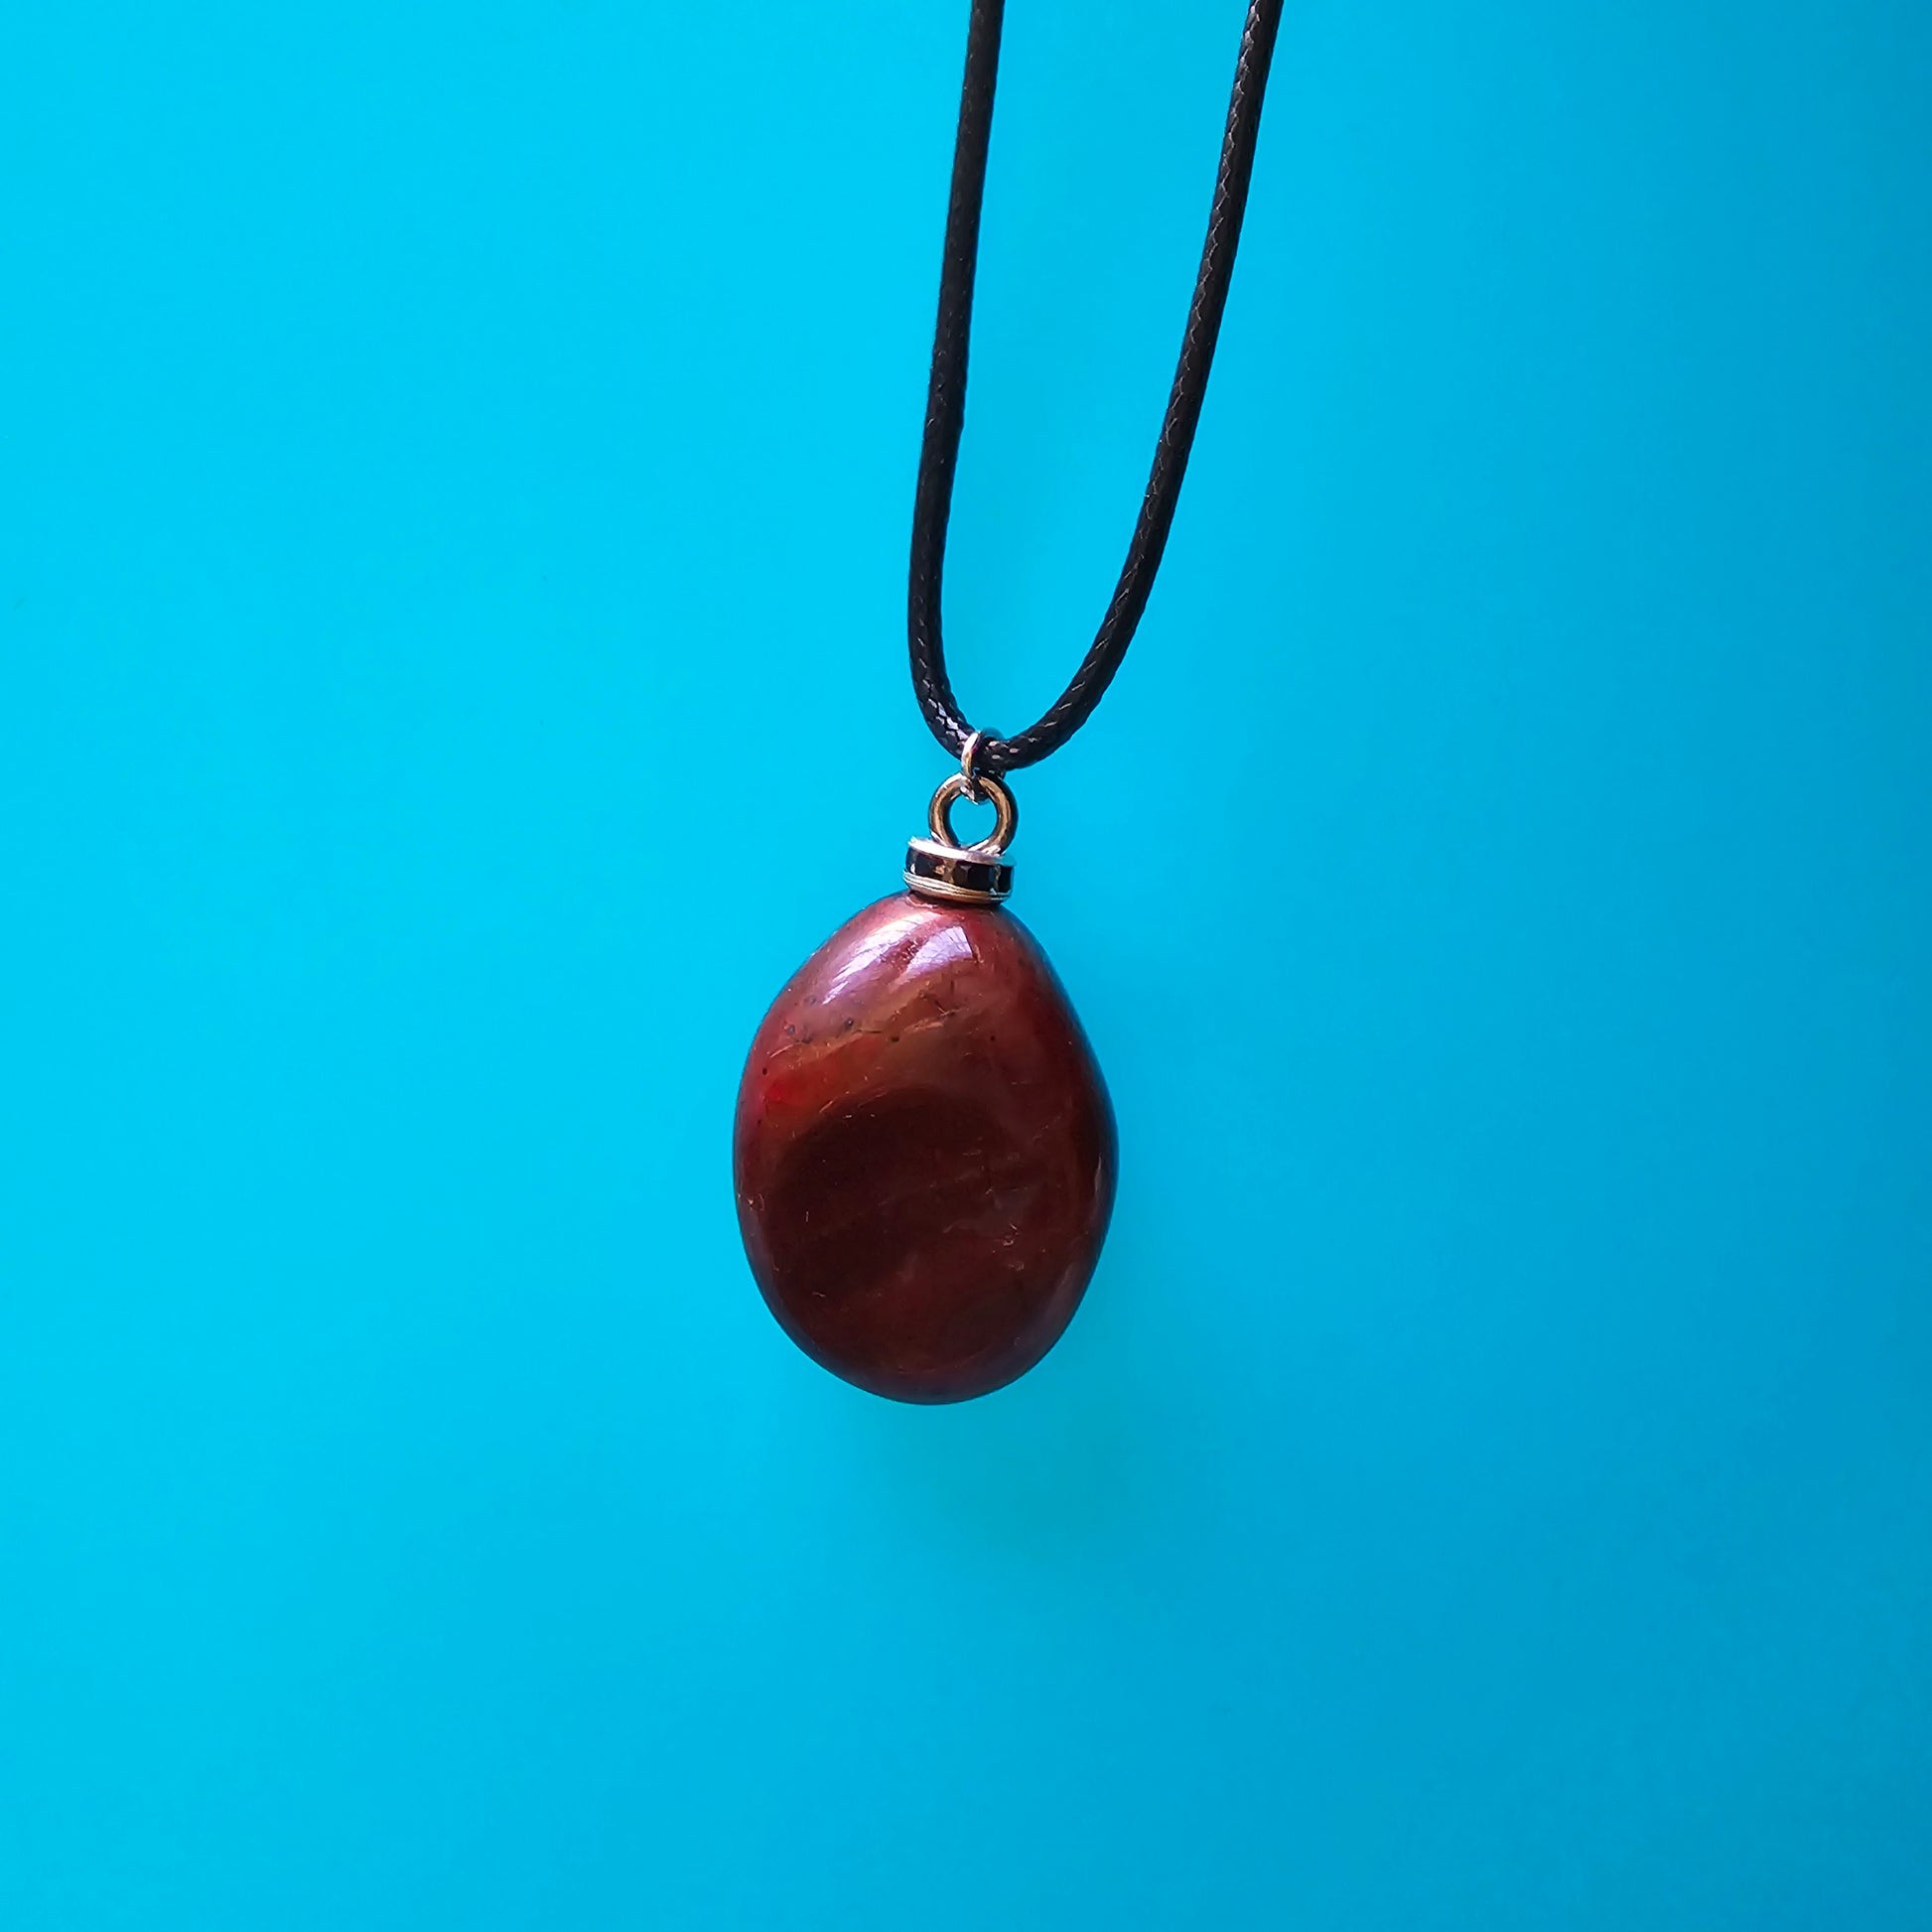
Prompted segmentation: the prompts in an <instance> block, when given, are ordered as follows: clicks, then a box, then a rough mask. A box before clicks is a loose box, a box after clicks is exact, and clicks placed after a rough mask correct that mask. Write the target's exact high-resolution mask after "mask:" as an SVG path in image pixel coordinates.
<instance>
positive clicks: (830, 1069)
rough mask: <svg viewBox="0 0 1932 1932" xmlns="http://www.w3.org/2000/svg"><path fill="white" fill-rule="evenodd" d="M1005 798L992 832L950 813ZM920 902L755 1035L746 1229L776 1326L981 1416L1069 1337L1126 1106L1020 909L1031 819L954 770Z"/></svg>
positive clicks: (917, 876) (737, 1161) (780, 1008)
mask: <svg viewBox="0 0 1932 1932" xmlns="http://www.w3.org/2000/svg"><path fill="white" fill-rule="evenodd" d="M968 795H972V796H976V797H977V796H990V797H991V798H992V800H993V803H994V805H995V807H996V809H997V810H998V812H999V823H998V824H997V826H996V827H995V829H994V831H993V833H992V835H991V836H990V837H989V838H987V839H985V840H983V841H981V842H980V843H979V844H977V845H972V846H961V845H960V844H959V843H958V842H957V841H956V840H955V839H954V837H953V833H952V825H951V818H950V814H951V810H952V806H953V804H954V802H955V801H956V800H957V799H959V798H960V797H963V796H968ZM929 818H930V825H931V832H932V836H931V837H930V838H929V839H914V840H913V841H912V842H911V844H910V845H909V846H908V847H907V850H906V855H905V874H904V877H905V886H906V890H905V891H904V892H902V893H897V894H895V895H894V896H893V897H891V898H885V899H881V900H880V901H879V902H878V903H877V904H876V905H870V906H868V907H867V908H866V909H865V910H864V911H863V912H861V913H859V914H858V916H857V917H855V918H853V919H850V920H848V921H847V922H846V923H845V924H844V925H843V926H841V927H840V928H839V930H838V931H837V932H835V933H834V934H833V935H832V937H831V938H830V939H828V940H827V941H826V942H825V944H824V945H822V946H821V947H820V948H819V949H818V951H817V952H815V953H813V954H812V956H811V957H810V958H809V959H808V960H806V962H805V963H804V965H803V966H801V967H800V968H799V969H798V971H797V973H796V974H794V975H793V977H792V980H791V983H790V984H789V985H788V986H786V988H785V989H784V991H783V992H782V993H780V994H779V995H778V997H777V999H776V1000H775V1001H774V1002H773V1003H772V1006H771V1010H770V1012H769V1013H767V1014H766V1015H765V1017H764V1021H763V1024H762V1025H761V1026H760V1027H759V1031H758V1035H757V1037H756V1038H755V1039H754V1040H753V1042H752V1051H751V1056H750V1058H749V1059H748V1060H747V1061H746V1065H745V1075H744V1079H743V1080H742V1082H741V1083H740V1086H739V1092H738V1117H737V1123H736V1130H735V1134H734V1145H733V1157H734V1159H733V1165H734V1169H735V1177H736V1181H737V1190H738V1219H739V1226H740V1229H741V1230H742V1232H743V1234H744V1237H745V1252H746V1254H747V1256H748V1257H749V1259H750V1261H751V1264H752V1272H753V1274H754V1275H755V1276H756V1277H757V1280H758V1285H759V1289H760V1291H761V1292H762V1293H763V1296H764V1299H765V1302H766V1303H767V1304H768V1306H769V1307H770V1310H771V1312H772V1313H773V1314H774V1315H776V1316H777V1318H778V1321H779V1323H780V1324H781V1325H782V1327H783V1328H784V1330H785V1332H786V1333H787V1334H789V1335H790V1336H791V1338H792V1340H793V1341H795V1342H796V1343H797V1344H798V1345H799V1347H800V1348H802V1349H803V1350H804V1351H805V1353H806V1354H808V1355H810V1356H811V1357H812V1358H813V1360H815V1361H817V1362H819V1363H821V1364H823V1366H825V1367H826V1368H828V1369H830V1370H831V1371H832V1372H833V1373H834V1374H835V1375H841V1376H843V1377H844V1378H845V1379H846V1380H847V1381H848V1382H853V1383H856V1384H857V1385H858V1386H859V1387H860V1388H862V1389H869V1390H871V1391H872V1393H873V1394H875V1395H883V1396H891V1397H893V1398H895V1399H897V1401H900V1402H963V1401H965V1400H967V1399H968V1398H970V1397H972V1396H980V1395H986V1394H988V1393H990V1392H991V1391H992V1390H994V1389H997V1388H1001V1387H1003V1386H1004V1385H1005V1384H1006V1383H1008V1382H1011V1381H1012V1380H1013V1379H1014V1378H1015V1377H1016V1376H1020V1375H1024V1374H1025V1373H1026V1372H1027V1370H1028V1369H1030V1368H1032V1367H1033V1365H1034V1364H1035V1362H1036V1361H1038V1360H1039V1358H1040V1357H1041V1356H1042V1355H1044V1354H1045V1353H1046V1351H1047V1350H1048V1349H1049V1348H1051V1347H1052V1345H1053V1344H1054V1342H1056V1341H1057V1340H1058V1339H1059V1337H1060V1335H1061V1333H1062V1331H1063V1330H1064V1329H1065V1327H1066V1324H1067V1322H1068V1321H1069V1320H1071V1319H1072V1316H1073V1311H1074V1310H1075V1309H1076V1308H1077V1307H1078V1306H1079V1303H1080V1297H1081V1296H1082V1295H1083V1294H1084V1293H1085V1292H1086V1286H1087V1281H1088V1278H1089V1277H1090V1276H1091V1275H1092V1273H1093V1268H1094V1263H1095V1262H1096V1261H1097V1260H1098V1259H1099V1255H1100V1246H1101V1242H1102V1241H1103V1240H1104V1239H1105V1237H1106V1233H1107V1219H1108V1215H1109V1214H1110V1213H1111V1211H1112V1209H1113V1201H1114V1177H1115V1169H1116V1155H1115V1139H1114V1117H1113V1108H1112V1106H1111V1104H1110V1103H1109V1101H1108V1098H1107V1089H1106V1086H1105V1084H1104V1083H1103V1082H1102V1080H1101V1077H1100V1068H1099V1066H1098V1065H1097V1064H1096V1063H1095V1060H1094V1057H1093V1049H1092V1048H1091V1047H1090V1046H1089V1045H1088V1044H1087V1038H1086V1035H1085V1034H1084V1033H1082V1032H1081V1030H1080V1023H1079V1021H1078V1020H1077V1019H1076V1018H1075V1017H1074V1013H1073V1009H1072V1007H1071V1006H1070V1005H1069V1004H1068V1003H1067V998H1066V994H1065V992H1064V991H1063V990H1062V988H1061V986H1060V983H1059V981H1058V979H1057V978H1056V977H1055V976H1054V973H1053V969H1052V967H1051V966H1049V965H1048V964H1047V962H1046V956H1045V954H1044V953H1042V952H1041V951H1040V949H1039V946H1038V944H1037V942H1036V941H1035V939H1034V936H1033V935H1032V933H1030V932H1029V931H1028V930H1027V928H1026V927H1025V926H1024V925H1022V924H1021V923H1020V921H1019V920H1018V919H1017V918H1015V917H1014V915H1013V914H1012V913H1011V912H1009V911H1007V910H1006V909H1005V907H1004V906H1003V904H1002V902H1001V901H1002V900H1004V899H1005V897H1006V896H1007V893H1008V892H1009V890H1010V889H1011V887H1012V882H1013V868H1012V866H1011V865H1010V864H1009V863H1008V862H1007V860H1006V857H1005V853H1006V848H1007V846H1008V844H1009V843H1010V841H1011V839H1012V837H1013V833H1014V829H1015V826H1016V824H1017V822H1018V813H1017V811H1016V809H1015V806H1014V802H1013V794H1012V792H1011V791H1010V790H1009V789H1008V788H1007V786H1006V785H1005V784H1003V783H1002V782H1001V781H1000V780H999V779H998V778H995V777H992V776H981V777H978V778H974V777H972V776H970V775H962V774H958V773H955V774H954V775H953V776H951V777H949V778H948V779H947V780H946V781H945V783H944V784H942V785H941V786H940V787H939V789H938V791H937V792H935V793H934V794H933V799H932V807H931V811H930V814H929Z"/></svg>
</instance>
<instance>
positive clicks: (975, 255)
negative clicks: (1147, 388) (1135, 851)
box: [906, 0, 1282, 771]
mask: <svg viewBox="0 0 1932 1932" xmlns="http://www.w3.org/2000/svg"><path fill="white" fill-rule="evenodd" d="M1005 11H1006V8H1005V0H972V13H971V17H970V20H969V23H968V27H967V33H966V77H965V82H964V84H963V86H962V87H961V90H960V99H959V133H958V136H957V138H956V140H955V142H954V146H953V164H952V195H951V200H950V203H949V205H948V207H947V210H946V245H945V257H944V261H943V264H942V266H941V269H940V274H939V320H938V325H937V327H936V328H935V330H934V332H933V339H932V374H931V378H930V381H929V383H928V386H927V389H926V408H925V438H924V441H923V443H922V444H921V446H920V449H919V481H918V487H917V491H916V493H915V495H914V497H913V505H912V569H911V582H910V591H909V596H908V599H907V608H906V633H907V639H908V642H909V644H910V647H911V659H912V688H913V690H914V692H915V693H916V694H917V696H918V700H919V709H920V710H921V711H922V712H923V713H924V714H925V721H926V723H927V725H928V726H930V727H931V730H932V735H933V737H935V738H936V739H938V741H939V743H940V744H941V745H943V746H944V747H945V748H946V749H947V751H949V752H951V753H954V754H955V755H957V754H958V753H960V752H962V751H963V750H964V749H965V747H966V743H967V741H968V740H969V739H970V738H971V737H973V735H974V732H973V727H972V726H971V725H969V724H968V723H967V722H966V719H965V717H964V716H963V715H962V713H961V711H960V709H959V700H958V699H957V698H956V697H955V696H954V695H953V688H952V680H951V679H950V678H949V677H948V676H947V674H946V649H945V641H944V637H943V635H942V632H941V628H940V617H939V609H940V582H941V578H942V577H943V575H944V568H945V558H946V524H947V520H948V518H949V517H950V515H951V512H952V492H953V478H954V474H955V472H956V471H957V469H958V465H959V437H960V431H961V429H962V428H963V427H964V424H965V419H966V357H967V346H968V342H969V339H970V337H971V335H972V326H973V274H974V269H975V266H976V264H977V262H978V259H979V237H980V207H981V205H982V203H983V201H984V199H985V193H986V154H987V146H988V143H989V141H990V139H991V136H992V131H993V92H994V84H995V81H996V80H997V78H998V75H999V69H1000V28H1001V23H1002V19H1003V16H1004V14H1005ZM1281 17H1282V0H1250V4H1249V7H1248V17H1247V21H1246V24H1245V25H1244V26H1243V28H1242V33H1241V52H1240V56H1239V58H1238V59H1237V61H1236V63H1235V69H1234V87H1233V91H1232V93H1231V94H1230V96H1229V100H1228V118H1227V130H1226V132H1225V134H1224V135H1223V136H1222V139H1221V165H1220V169H1219V172H1218V173H1217V175H1216V176H1215V180H1214V201H1213V205H1212V207H1211V208H1210V209H1209V212H1208V217H1207V238H1206V240H1205V241H1204V242H1203V243H1202V245H1201V258H1200V272H1199V274H1198V276H1197V277H1196V278H1195V282H1194V296H1193V300H1192V302H1191V303H1190V304H1189V305H1188V309H1187V328H1186V332H1185V334H1184V335H1183V336H1182V337H1181V342H1180V359H1179V363H1178V365H1177V366H1176V367H1175V369H1174V378H1173V389H1172V390H1171V391H1170V392H1169V396H1168V411H1167V415H1166V417H1165V418H1164V419H1163V421H1162V424H1161V436H1160V440H1159V441H1158V442H1157V443H1156V444H1155V446H1154V464H1153V468H1152V470H1151V471H1150V473H1149V476H1148V481H1147V493H1146V495H1145V496H1144V497H1143V498H1142V499H1141V513H1140V516H1139V517H1138V518H1137V519H1136V521H1135V524H1134V535H1133V537H1132V539H1131V540H1130V542H1129V543H1128V546H1127V561H1126V562H1125V564H1123V565H1122V567H1121V573H1120V581H1119V583H1118V584H1116V585H1115V587H1114V595H1113V598H1112V600H1111V602H1109V604H1108V606H1107V614H1106V616H1105V617H1104V618H1102V619H1101V621H1100V628H1099V630H1098V631H1097V632H1096V633H1095V635H1094V640H1093V643H1092V645H1091V646H1090V648H1089V649H1088V651H1087V654H1086V656H1085V657H1084V658H1082V659H1081V661H1080V668H1079V669H1078V670H1077V671H1075V672H1074V674H1073V676H1072V679H1071V680H1070V682H1069V683H1068V684H1067V687H1066V689H1065V690H1064V691H1062V692H1061V693H1060V695H1059V696H1058V697H1057V698H1056V699H1054V701H1053V703H1052V705H1051V706H1050V707H1049V708H1048V709H1047V711H1046V713H1045V715H1044V716H1042V717H1041V718H1040V719H1039V720H1038V722H1037V723H1035V724H1033V725H1030V726H1029V727H1028V728H1027V729H1026V730H1025V731H1023V732H1020V733H1018V734H1017V735H1016V736H1014V737H1012V738H995V737H993V736H992V735H991V734H990V733H987V734H982V735H981V742H980V745H979V747H978V751H977V762H978V765H979V768H980V769H982V770H986V771H1012V770H1017V769H1018V768H1019V767H1020V766H1022V765H1026V764H1036V763H1037V762H1038V761H1039V760H1040V759H1043V758H1045V757H1046V756H1047V755H1048V754H1049V753H1052V752H1056V751H1058V750H1059V748H1060V747H1061V746H1062V745H1064V744H1065V743H1066V741H1067V740H1068V739H1069V738H1071V737H1072V736H1073V734H1074V733H1075V732H1076V731H1078V730H1079V729H1080V727H1081V726H1082V725H1083V724H1085V723H1086V721H1087V718H1088V717H1089V715H1090V714H1091V713H1092V711H1093V708H1094V706H1095V705H1097V704H1098V703H1099V702H1100V700H1101V697H1102V696H1103V694H1104V693H1105V692H1106V689H1107V687H1108V685H1110V684H1111V683H1112V682H1113V681H1114V673H1115V672H1116V671H1118V670H1119V669H1120V665H1121V659H1122V658H1124V657H1125V656H1126V655H1127V646H1128V645H1129V644H1130V643H1132V642H1133V639H1134V630H1135V626H1136V625H1138V624H1139V622H1140V621H1141V614H1142V613H1143V612H1144V611H1145V610H1146V609H1147V601H1148V596H1149V594H1150V592H1152V590H1153V588H1154V577H1155V573H1156V572H1157V571H1158V570H1159V569H1160V568H1161V556H1162V552H1163V551H1164V550H1166V548H1167V544H1168V532H1169V530H1170V528H1172V526H1173V513H1174V506H1175V504H1176V503H1177V502H1178V501H1179V499H1180V483H1181V479H1182V478H1183V477H1184V476H1185V475H1186V472H1187V455H1188V452H1189V451H1190V450H1191V449H1192V448H1193V443H1194V431H1195V429H1196V428H1197V427H1198V426H1199V423H1200V412H1201V404H1202V402H1203V400H1204V399H1205V397H1206V394H1207V375H1208V370H1209V368H1210V367H1211V366H1212V365H1213V361H1214V345H1215V342H1216V340H1217V339H1218V338H1219V336H1220V333H1221V315H1222V312H1223V311H1224V310H1225V309H1226V307H1227V299H1228V284H1229V282H1230V281H1231V280H1232V278H1233V275H1234V254H1235V249H1236V247H1237V246H1238V245H1239V243H1240V240H1241V216H1242V213H1243V212H1244V210H1245V209H1246V207H1247V205H1248V182H1249V178H1250V176H1251V175H1252V174H1253V172H1254V161H1255V140H1256V137H1257V135H1258V134H1259V132H1260V129H1261V104H1262V98H1263V95H1264V94H1265V93H1266V91H1267V87H1268V64H1269V61H1270V59H1271V58H1272V56H1273V54H1274V50H1275V35H1276V32H1277V30H1278V29H1279V28H1280V26H1281Z"/></svg>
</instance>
